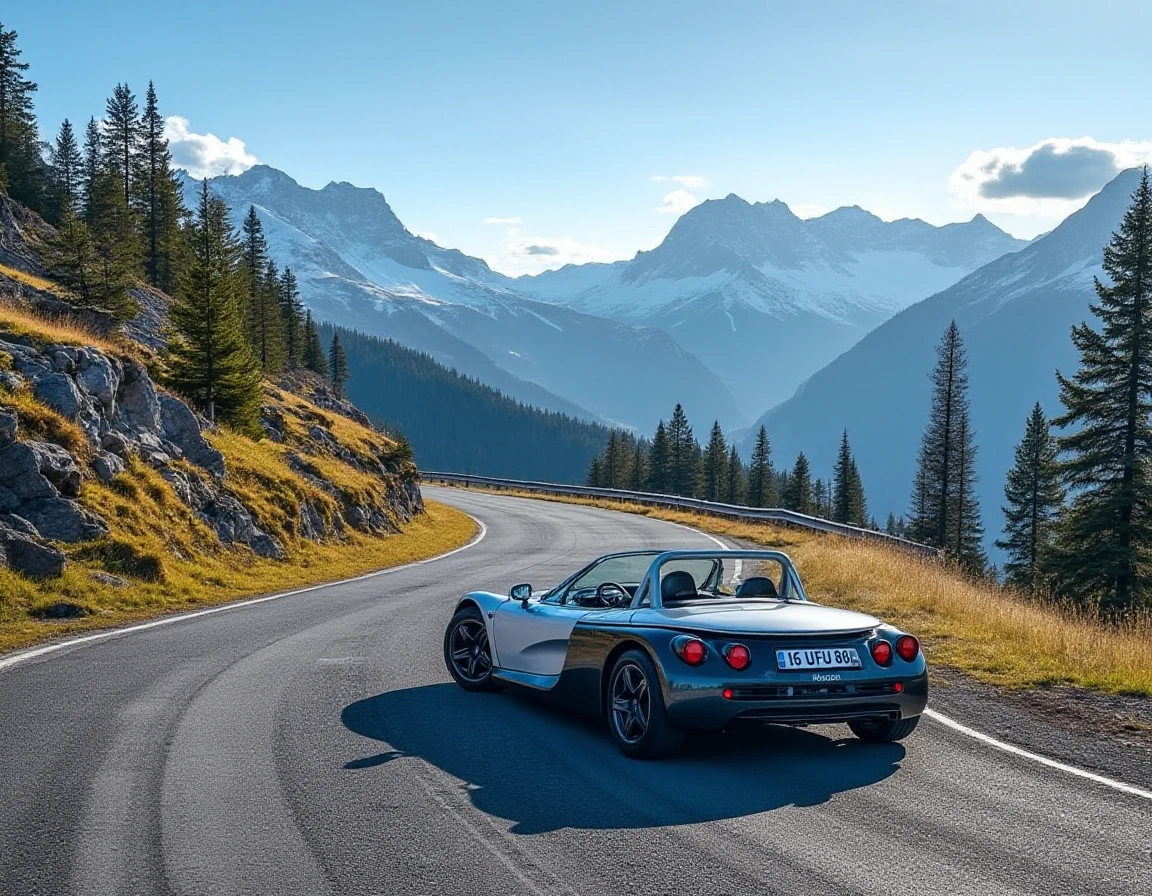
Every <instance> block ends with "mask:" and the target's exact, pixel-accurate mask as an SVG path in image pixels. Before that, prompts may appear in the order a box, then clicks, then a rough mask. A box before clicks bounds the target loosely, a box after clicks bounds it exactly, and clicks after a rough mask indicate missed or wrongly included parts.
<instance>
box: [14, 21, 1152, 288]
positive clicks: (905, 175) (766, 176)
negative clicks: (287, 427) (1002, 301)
mask: <svg viewBox="0 0 1152 896" xmlns="http://www.w3.org/2000/svg"><path fill="white" fill-rule="evenodd" d="M2 21H3V24H4V26H5V27H6V28H15V29H16V30H17V31H18V32H19V33H20V45H21V47H22V48H23V50H24V56H25V59H26V61H28V62H30V63H31V64H32V70H31V72H30V75H31V76H32V77H33V79H34V80H36V81H38V82H39V84H40V86H41V90H40V93H39V95H38V97H37V109H38V113H39V115H40V119H41V123H42V127H43V129H44V131H45V133H46V134H51V133H54V131H55V128H56V127H57V125H58V124H59V121H60V120H61V119H62V118H64V117H65V116H67V117H69V118H71V119H72V120H73V121H74V122H82V121H86V120H87V118H88V116H89V115H91V114H93V113H96V114H99V112H100V111H101V110H102V108H103V104H104V100H105V98H106V96H107V95H108V94H109V93H110V92H111V90H112V88H113V86H114V85H115V84H116V83H117V82H119V81H127V82H128V83H129V84H130V85H131V86H132V88H133V89H134V90H135V91H136V92H137V94H143V92H144V88H145V87H146V85H147V81H148V79H149V78H151V79H153V80H154V81H155V82H156V87H157V90H158V91H159V95H160V101H161V107H162V111H163V112H164V113H165V114H167V115H174V116H180V117H181V118H183V119H185V120H186V122H187V124H186V129H185V127H184V125H183V123H175V130H174V131H173V133H174V134H175V135H178V136H183V135H184V134H185V133H187V134H188V135H191V136H188V137H187V138H186V139H184V140H182V141H181V143H182V146H181V147H178V148H179V149H182V150H183V152H184V156H185V157H186V158H190V159H194V160H196V162H197V164H201V165H203V166H205V167H208V168H214V169H220V168H222V167H225V166H227V165H229V164H231V165H233V166H236V167H242V165H243V164H250V163H251V161H252V160H254V159H259V160H260V161H262V162H266V163H268V164H271V165H274V166H275V167H277V168H281V169H283V170H285V171H287V172H288V173H289V174H291V175H292V176H293V177H295V178H296V179H297V180H299V181H300V182H301V183H303V184H306V185H308V186H314V187H319V186H323V185H324V184H325V183H327V182H328V181H331V180H347V181H351V182H352V183H355V184H357V185H360V186H373V187H376V188H378V189H380V190H381V191H382V192H383V193H384V194H385V196H386V197H387V198H388V200H389V202H390V203H391V205H392V207H393V209H394V210H395V211H396V213H397V214H398V215H399V216H400V218H401V220H403V221H404V222H405V223H406V224H407V225H408V227H409V228H410V229H412V230H415V231H417V232H420V233H423V234H426V235H428V234H433V235H434V236H435V238H436V239H437V241H438V242H440V243H441V244H443V245H447V246H453V247H458V248H460V249H462V250H464V251H466V252H468V253H470V254H474V255H479V256H481V257H484V258H486V259H488V260H489V262H490V263H492V264H493V265H494V266H496V267H498V268H500V269H502V270H505V271H508V272H512V273H517V272H525V271H533V270H537V269H539V267H540V266H541V264H542V263H550V264H553V265H554V264H556V263H557V262H564V261H585V260H608V259H613V258H623V257H630V256H631V255H632V254H633V253H634V252H635V251H636V250H637V249H642V248H650V247H651V246H653V245H655V244H656V243H657V242H659V240H660V239H661V238H662V237H663V236H664V234H665V233H667V231H668V228H669V227H670V226H671V225H672V223H673V222H674V221H675V218H676V217H677V215H678V214H679V213H681V212H682V211H683V210H684V209H685V208H687V207H689V206H690V205H691V203H693V202H696V201H700V200H702V199H705V198H710V197H719V196H724V195H726V194H728V193H729V192H735V193H738V194H739V195H741V196H743V197H744V198H746V199H748V200H750V201H761V200H770V199H774V198H780V199H783V200H784V201H785V202H787V203H789V205H791V206H792V207H793V208H794V209H795V210H796V211H797V212H798V213H801V214H803V215H811V214H815V213H818V212H820V211H822V210H829V209H832V208H835V207H837V206H840V205H852V204H858V205H861V206H863V207H864V208H867V209H869V210H870V211H873V212H875V213H877V214H879V215H880V216H881V217H884V218H895V217H903V216H914V217H922V218H924V219H926V220H928V221H931V222H933V223H945V222H948V221H954V220H966V219H968V218H970V217H972V215H973V214H975V213H976V212H983V213H984V214H986V215H987V216H988V217H989V218H990V219H992V220H993V221H995V222H996V223H997V224H999V225H1000V226H1002V227H1004V228H1005V229H1006V230H1009V231H1010V232H1013V233H1015V234H1017V235H1021V236H1032V235H1034V234H1036V233H1038V232H1041V231H1043V230H1047V229H1049V228H1051V227H1052V226H1053V225H1054V224H1055V223H1056V222H1057V221H1059V220H1060V219H1061V218H1062V217H1064V216H1065V215H1067V214H1068V213H1069V212H1070V211H1072V210H1074V209H1075V208H1076V207H1078V206H1079V205H1080V204H1082V203H1083V201H1084V199H1085V198H1086V196H1087V192H1085V191H1088V192H1091V191H1092V190H1094V189H1096V188H1098V187H1099V186H1100V185H1101V184H1102V183H1103V181H1104V180H1105V179H1107V177H1108V175H1109V172H1110V171H1113V170H1115V168H1116V167H1118V166H1126V165H1128V164H1133V163H1135V162H1138V161H1142V160H1144V159H1146V158H1148V157H1149V156H1150V155H1152V143H1150V142H1149V141H1152V118H1150V116H1149V97H1150V94H1149V82H1148V79H1147V78H1145V77H1140V76H1134V75H1133V74H1132V71H1131V69H1130V66H1127V67H1126V66H1125V64H1124V63H1125V61H1126V60H1128V61H1129V62H1130V60H1131V59H1133V58H1135V57H1133V55H1132V53H1133V52H1134V51H1135V50H1136V48H1137V47H1140V46H1143V38H1142V37H1140V38H1139V39H1137V38H1136V37H1135V36H1140V35H1147V34H1149V33H1152V27H1150V26H1152V4H1147V3H1135V2H1131V3H1129V2H1094V3H1091V4H1088V3H1082V2H1081V3H1062V2H1044V3H1040V2H1011V3H1004V2H1003V0H1001V2H996V3H989V2H983V0H969V2H967V3H964V4H950V5H949V6H948V7H945V5H944V4H934V3H927V4H926V3H895V2H885V3H839V2H835V3H833V2H829V3H817V2H796V3H789V4H785V3H768V2H746V0H730V2H698V3H678V2H661V3H654V2H639V0H637V2H622V0H616V2H604V3H601V2H577V3H573V2H569V3H560V2H548V0H538V2H497V0H488V2H481V0H474V2H439V0H420V2H407V3H398V2H369V0H344V2H341V0H328V2H323V3H319V2H280V3H260V2H245V3H236V2H228V3H224V2H217V0H200V2H198V3H196V4H195V5H194V6H183V5H181V6H177V5H176V4H155V3H154V2H153V3H143V2H136V0H120V2H117V0H108V2H104V3H89V2H75V0H50V2H48V0H40V2H37V0H16V2H15V3H14V4H12V3H9V4H6V9H5V14H4V18H3V19H2ZM1128 35H1132V36H1134V37H1133V38H1131V39H1130V40H1131V42H1132V43H1133V46H1130V47H1127V48H1126V47H1125V46H1124V45H1123V44H1124V42H1125V40H1129V38H1127V37H1126V36H1128ZM205 134H211V135H215V137H216V138H219V140H215V141H214V140H211V139H207V138H204V139H198V138H196V137H195V135H205ZM229 138H234V140H233V142H232V143H231V144H230V145H226V144H224V143H222V142H221V141H226V140H228V139H229ZM1050 140H1055V141H1056V142H1054V143H1049V142H1046V141H1050ZM658 177H664V178H676V177H679V178H681V180H679V181H677V180H672V179H666V180H657V179H654V178H658ZM493 219H495V220H493ZM486 220H489V221H491V223H485V221H486ZM529 245H547V246H551V247H554V248H555V249H556V252H555V253H554V254H553V255H552V256H549V257H544V256H540V255H529V254H528V253H526V252H525V251H524V250H525V248H526V247H527V246H529Z"/></svg>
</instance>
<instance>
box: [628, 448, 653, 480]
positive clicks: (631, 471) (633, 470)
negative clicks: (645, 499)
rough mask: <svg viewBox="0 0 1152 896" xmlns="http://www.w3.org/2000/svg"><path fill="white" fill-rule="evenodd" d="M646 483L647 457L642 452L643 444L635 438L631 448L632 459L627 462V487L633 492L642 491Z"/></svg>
mask: <svg viewBox="0 0 1152 896" xmlns="http://www.w3.org/2000/svg"><path fill="white" fill-rule="evenodd" d="M647 485H648V457H647V455H646V454H645V453H644V446H643V445H642V444H640V440H639V439H637V440H636V446H635V447H634V448H633V449H632V460H631V462H630V463H629V464H628V488H629V489H631V490H632V491H634V492H642V491H644V489H645V488H647Z"/></svg>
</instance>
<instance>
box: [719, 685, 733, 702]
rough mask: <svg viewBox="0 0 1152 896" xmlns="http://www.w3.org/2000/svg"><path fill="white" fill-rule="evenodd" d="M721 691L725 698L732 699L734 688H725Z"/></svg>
mask: <svg viewBox="0 0 1152 896" xmlns="http://www.w3.org/2000/svg"><path fill="white" fill-rule="evenodd" d="M720 693H722V694H723V695H724V699H725V700H731V699H732V688H724V690H723V691H721V692H720Z"/></svg>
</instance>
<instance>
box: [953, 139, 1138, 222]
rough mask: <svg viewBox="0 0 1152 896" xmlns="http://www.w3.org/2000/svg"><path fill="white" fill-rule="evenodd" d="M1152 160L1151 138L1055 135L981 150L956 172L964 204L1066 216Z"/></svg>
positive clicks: (1013, 212)
mask: <svg viewBox="0 0 1152 896" xmlns="http://www.w3.org/2000/svg"><path fill="white" fill-rule="evenodd" d="M1150 161H1152V142H1147V141H1137V140H1123V141H1120V142H1119V143H1109V142H1105V141H1101V140H1096V139H1094V138H1092V137H1078V138H1071V137H1051V138H1049V139H1046V140H1041V141H1040V142H1039V143H1036V144H1034V145H1032V146H1028V147H1023V148H1021V147H1015V146H1001V147H997V148H995V149H986V150H984V149H981V150H976V151H975V152H972V153H970V154H969V156H968V158H967V159H965V160H964V161H963V163H961V164H960V166H959V167H958V168H957V169H956V170H955V171H953V172H952V175H951V177H950V178H949V180H948V188H949V190H950V192H951V193H952V196H953V198H954V199H955V200H956V202H957V203H958V204H959V205H960V206H961V207H964V208H969V209H978V210H980V211H988V212H1003V213H1006V214H1010V215H1035V216H1040V217H1051V218H1062V217H1064V216H1066V215H1068V214H1070V213H1071V212H1073V211H1075V210H1076V209H1077V208H1079V207H1080V206H1081V205H1083V204H1084V200H1085V199H1086V198H1088V197H1089V196H1091V195H1092V194H1093V193H1096V192H1097V191H1098V190H1099V189H1100V188H1101V187H1103V186H1104V184H1106V183H1108V181H1110V180H1111V179H1112V178H1113V177H1115V176H1116V175H1117V174H1118V173H1119V172H1121V171H1123V170H1124V169H1125V168H1131V167H1133V166H1135V165H1142V164H1144V163H1146V162H1150Z"/></svg>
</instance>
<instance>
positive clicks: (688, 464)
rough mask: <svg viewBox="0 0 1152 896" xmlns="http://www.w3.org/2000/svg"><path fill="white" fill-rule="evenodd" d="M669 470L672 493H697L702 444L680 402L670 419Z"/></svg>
mask: <svg viewBox="0 0 1152 896" xmlns="http://www.w3.org/2000/svg"><path fill="white" fill-rule="evenodd" d="M668 470H669V476H670V482H669V486H670V487H671V491H672V494H674V495H683V496H686V497H694V496H695V495H696V490H697V486H698V482H699V478H700V446H699V444H697V442H696V437H695V436H694V435H693V434H692V426H691V425H690V424H689V423H688V415H687V414H685V413H684V407H683V406H682V405H680V404H677V405H676V407H675V409H674V410H673V411H672V418H671V420H669V421H668Z"/></svg>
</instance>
